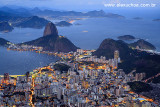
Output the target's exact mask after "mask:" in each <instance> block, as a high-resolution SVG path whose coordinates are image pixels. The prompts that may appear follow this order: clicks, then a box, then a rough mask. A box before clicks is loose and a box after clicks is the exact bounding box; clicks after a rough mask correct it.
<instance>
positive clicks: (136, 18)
mask: <svg viewBox="0 0 160 107" xmlns="http://www.w3.org/2000/svg"><path fill="white" fill-rule="evenodd" d="M133 19H135V20H142V19H143V18H141V17H134V18H133Z"/></svg>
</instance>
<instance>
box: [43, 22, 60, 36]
mask: <svg viewBox="0 0 160 107" xmlns="http://www.w3.org/2000/svg"><path fill="white" fill-rule="evenodd" d="M48 35H52V36H55V37H58V30H57V28H56V26H55V25H54V24H53V23H52V22H49V23H48V24H47V25H46V27H45V30H44V34H43V36H48Z"/></svg>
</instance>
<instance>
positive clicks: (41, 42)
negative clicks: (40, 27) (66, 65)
mask: <svg viewBox="0 0 160 107" xmlns="http://www.w3.org/2000/svg"><path fill="white" fill-rule="evenodd" d="M23 44H27V45H34V46H42V47H43V49H44V50H47V51H53V52H70V51H76V49H77V47H76V46H75V45H74V44H73V43H72V42H71V41H70V40H68V39H67V38H66V37H63V36H58V31H57V28H56V26H55V25H54V24H53V23H51V22H49V23H48V24H47V25H46V27H45V30H44V34H43V37H40V38H38V39H36V40H33V41H29V42H26V43H23Z"/></svg>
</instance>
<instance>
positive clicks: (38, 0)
mask: <svg viewBox="0 0 160 107" xmlns="http://www.w3.org/2000/svg"><path fill="white" fill-rule="evenodd" d="M106 3H155V4H156V5H157V6H156V7H159V4H160V0H0V5H1V6H5V5H16V6H25V7H47V8H53V9H65V10H81V9H82V10H83V9H105V8H106V7H105V6H104V4H106Z"/></svg>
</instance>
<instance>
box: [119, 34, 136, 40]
mask: <svg viewBox="0 0 160 107" xmlns="http://www.w3.org/2000/svg"><path fill="white" fill-rule="evenodd" d="M118 39H119V40H124V41H126V40H135V39H136V38H135V37H134V36H132V35H124V36H118Z"/></svg>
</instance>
